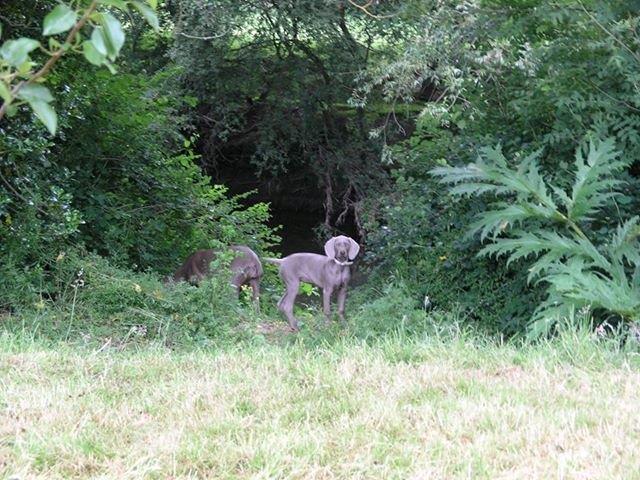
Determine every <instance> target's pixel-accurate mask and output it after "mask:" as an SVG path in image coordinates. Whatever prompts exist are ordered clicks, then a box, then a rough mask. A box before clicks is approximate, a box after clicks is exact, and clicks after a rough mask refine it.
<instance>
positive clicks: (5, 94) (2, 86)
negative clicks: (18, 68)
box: [0, 80, 12, 102]
mask: <svg viewBox="0 0 640 480" xmlns="http://www.w3.org/2000/svg"><path fill="white" fill-rule="evenodd" d="M0 97H2V100H4V101H5V102H10V101H11V100H12V97H11V90H10V89H9V86H8V85H7V84H6V83H4V82H3V81H2V80H0Z"/></svg>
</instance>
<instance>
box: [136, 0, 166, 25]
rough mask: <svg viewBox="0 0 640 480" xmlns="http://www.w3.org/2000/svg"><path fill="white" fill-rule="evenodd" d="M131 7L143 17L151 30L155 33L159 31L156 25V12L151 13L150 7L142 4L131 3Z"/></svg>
mask: <svg viewBox="0 0 640 480" xmlns="http://www.w3.org/2000/svg"><path fill="white" fill-rule="evenodd" d="M133 6H134V7H135V9H136V10H138V11H139V12H140V14H141V15H142V16H143V17H144V19H145V20H146V21H147V23H148V24H149V25H151V28H153V29H154V30H155V31H156V32H157V31H158V30H160V24H159V23H158V16H157V15H156V12H154V11H153V9H152V8H151V7H149V6H148V5H146V4H144V3H142V2H137V1H136V2H133Z"/></svg>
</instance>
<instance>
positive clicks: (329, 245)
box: [324, 237, 337, 258]
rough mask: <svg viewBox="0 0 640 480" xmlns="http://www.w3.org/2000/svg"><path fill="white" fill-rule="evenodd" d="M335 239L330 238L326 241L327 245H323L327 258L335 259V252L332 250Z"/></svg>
mask: <svg viewBox="0 0 640 480" xmlns="http://www.w3.org/2000/svg"><path fill="white" fill-rule="evenodd" d="M336 240H337V238H336V237H332V238H330V239H329V240H327V243H325V244H324V253H325V254H326V255H327V257H329V258H336V250H335V248H333V245H334V244H335V243H336Z"/></svg>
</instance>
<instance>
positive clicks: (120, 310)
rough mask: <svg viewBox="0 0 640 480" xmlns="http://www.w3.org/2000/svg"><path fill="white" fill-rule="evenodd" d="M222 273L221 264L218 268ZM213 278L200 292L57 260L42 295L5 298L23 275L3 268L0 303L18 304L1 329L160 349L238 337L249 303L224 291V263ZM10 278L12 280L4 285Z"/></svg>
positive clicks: (102, 263)
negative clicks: (145, 343)
mask: <svg viewBox="0 0 640 480" xmlns="http://www.w3.org/2000/svg"><path fill="white" fill-rule="evenodd" d="M226 266H227V267H228V262H227V263H226ZM214 268H215V269H216V271H220V274H219V276H215V277H212V278H211V279H209V280H207V281H205V282H203V283H202V284H201V285H200V287H192V286H190V285H188V284H186V283H180V284H168V285H165V284H163V283H162V282H160V280H159V277H158V275H156V274H153V273H134V272H132V271H130V270H128V269H121V268H118V267H116V266H114V265H113V264H111V263H110V262H109V261H107V260H106V259H104V258H102V257H99V256H97V255H91V254H87V253H86V252H80V251H70V252H68V253H67V254H66V255H60V256H59V257H58V258H57V259H56V260H55V261H54V262H53V263H52V264H51V265H50V266H49V271H48V278H50V281H49V282H48V283H47V288H48V290H47V291H32V292H30V293H31V299H30V300H31V301H30V303H26V302H25V300H26V299H27V296H26V295H25V292H22V293H20V292H11V291H10V290H11V286H12V285H20V286H21V287H22V288H24V286H26V285H29V284H30V282H29V279H28V278H27V277H26V276H27V275H28V273H29V272H26V271H25V272H23V273H22V276H23V278H20V279H17V278H16V277H18V276H19V275H20V274H19V273H18V272H16V271H15V270H9V271H8V272H7V273H8V274H9V275H10V276H9V277H4V276H3V278H6V279H7V280H9V283H7V282H3V285H2V286H0V297H1V298H5V299H6V298H11V297H10V296H8V295H7V294H9V295H10V294H11V293H14V294H16V297H18V298H19V300H20V301H21V302H22V304H21V305H20V306H19V308H17V309H16V310H15V312H14V314H13V315H12V316H11V317H9V318H6V319H5V320H6V321H5V322H4V326H3V328H4V329H6V330H9V331H20V330H26V331H28V332H32V333H33V334H35V335H36V336H38V337H41V338H48V339H54V340H65V341H70V342H73V343H103V342H104V341H109V342H110V343H111V342H113V343H114V344H118V343H121V342H122V343H125V342H126V343H131V342H133V343H136V342H142V341H149V340H151V341H158V342H161V343H164V344H165V345H167V346H175V345H184V344H186V343H194V342H197V343H201V344H203V343H206V342H208V341H210V340H211V339H215V341H225V340H230V339H233V338H236V339H238V338H240V337H242V335H244V334H245V333H244V329H243V328H241V325H242V323H243V322H248V321H250V320H251V319H252V315H253V314H252V305H251V303H250V302H240V303H239V302H238V300H237V299H236V298H235V293H234V291H233V289H232V288H230V286H229V282H228V274H229V272H228V270H225V263H224V262H221V263H220V264H219V265H214ZM11 280H19V281H18V282H16V283H12V282H11Z"/></svg>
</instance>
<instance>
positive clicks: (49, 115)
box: [29, 100, 58, 135]
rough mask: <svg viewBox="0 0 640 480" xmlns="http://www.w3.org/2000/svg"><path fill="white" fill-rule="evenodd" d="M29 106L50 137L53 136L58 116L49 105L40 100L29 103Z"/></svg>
mask: <svg viewBox="0 0 640 480" xmlns="http://www.w3.org/2000/svg"><path fill="white" fill-rule="evenodd" d="M29 105H30V106H31V108H32V109H33V112H34V113H35V114H36V117H38V118H39V119H40V121H41V122H42V123H44V126H45V127H47V130H49V132H50V133H51V135H55V134H56V130H57V128H58V116H57V115H56V112H55V110H54V109H53V108H52V107H51V105H49V104H48V103H47V102H43V101H40V100H34V101H30V102H29Z"/></svg>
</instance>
